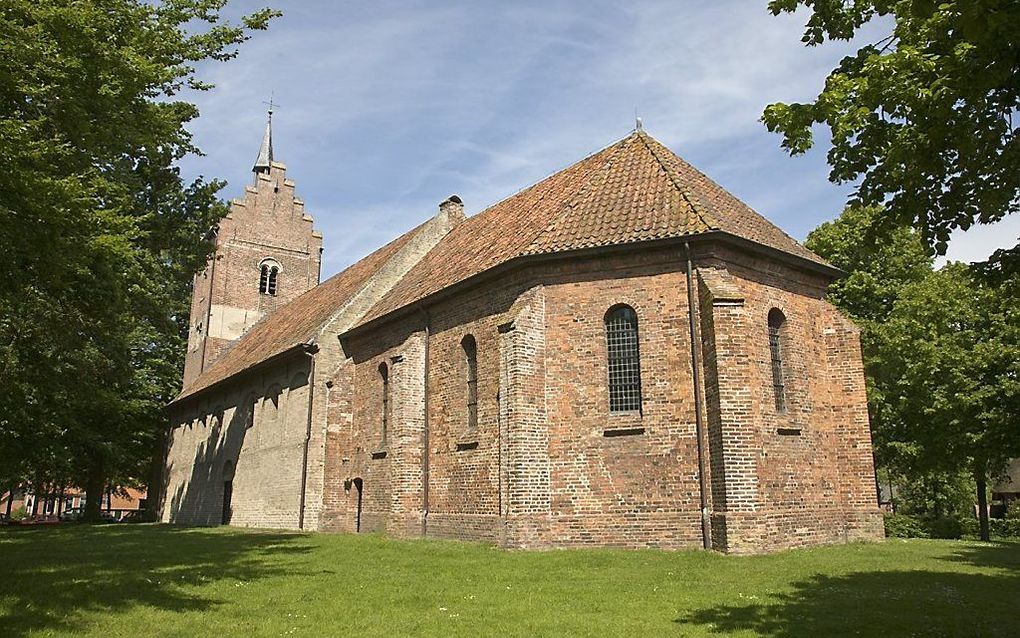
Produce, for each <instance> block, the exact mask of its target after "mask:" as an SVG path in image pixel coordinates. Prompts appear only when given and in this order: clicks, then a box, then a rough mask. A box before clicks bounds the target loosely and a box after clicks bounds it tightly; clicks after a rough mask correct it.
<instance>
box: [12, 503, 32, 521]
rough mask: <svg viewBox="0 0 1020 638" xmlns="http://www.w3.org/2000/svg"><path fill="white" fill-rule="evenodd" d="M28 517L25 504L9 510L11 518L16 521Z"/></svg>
mask: <svg viewBox="0 0 1020 638" xmlns="http://www.w3.org/2000/svg"><path fill="white" fill-rule="evenodd" d="M26 518H28V510H27V509H25V506H21V507H19V508H18V509H16V510H14V511H13V512H11V520H12V521H14V522H16V523H18V522H21V521H23V520H25V519H26Z"/></svg>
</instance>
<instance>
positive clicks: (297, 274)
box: [184, 108, 322, 387]
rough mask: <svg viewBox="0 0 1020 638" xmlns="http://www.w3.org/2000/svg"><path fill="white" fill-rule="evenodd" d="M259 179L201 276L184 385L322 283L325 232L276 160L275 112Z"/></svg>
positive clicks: (233, 213)
mask: <svg viewBox="0 0 1020 638" xmlns="http://www.w3.org/2000/svg"><path fill="white" fill-rule="evenodd" d="M252 170H253V172H254V177H255V178H254V182H253V184H252V185H250V186H246V187H245V189H244V197H243V198H242V199H239V200H238V199H235V200H232V201H231V202H230V212H229V213H228V214H227V216H226V217H224V218H223V219H222V220H221V221H220V223H219V225H218V227H217V228H216V229H214V231H213V232H214V238H215V242H216V250H215V252H214V253H213V256H212V258H211V259H210V260H209V264H208V265H207V266H206V268H205V270H203V271H202V272H200V273H198V274H197V275H195V281H194V286H193V292H192V298H191V324H190V325H191V329H190V331H189V333H188V352H187V356H186V357H185V362H184V386H185V387H187V386H188V385H189V384H190V383H191V382H192V381H194V380H195V378H196V377H198V375H199V374H201V373H202V371H203V370H207V369H208V368H209V366H211V365H212V364H213V362H214V361H216V358H217V357H218V356H219V355H220V354H221V353H222V352H223V351H224V349H225V348H226V347H227V346H229V345H230V343H231V342H233V341H235V340H236V339H237V338H239V337H240V336H241V335H243V334H244V333H245V332H247V331H248V329H249V328H251V327H252V326H253V325H254V324H255V323H256V322H257V321H259V320H260V319H262V317H264V316H266V315H267V314H269V313H271V312H273V311H275V310H276V309H277V308H279V307H280V306H282V305H283V304H285V303H287V302H288V301H290V300H291V299H294V298H295V297H297V296H298V295H300V294H301V293H303V292H305V291H306V290H308V289H310V288H312V287H314V286H316V285H318V283H319V275H320V264H321V256H322V233H320V232H318V231H316V230H315V229H314V228H313V227H312V221H313V220H312V218H311V217H310V216H309V215H307V214H306V213H305V206H304V202H302V201H301V200H300V199H298V198H297V197H295V196H294V182H293V181H291V180H289V179H287V167H286V166H284V165H283V164H281V163H280V162H276V161H273V111H272V108H270V110H269V119H268V122H267V123H266V132H265V136H264V137H263V139H262V146H261V148H260V149H259V154H258V158H257V159H256V160H255V166H254V167H253V168H252Z"/></svg>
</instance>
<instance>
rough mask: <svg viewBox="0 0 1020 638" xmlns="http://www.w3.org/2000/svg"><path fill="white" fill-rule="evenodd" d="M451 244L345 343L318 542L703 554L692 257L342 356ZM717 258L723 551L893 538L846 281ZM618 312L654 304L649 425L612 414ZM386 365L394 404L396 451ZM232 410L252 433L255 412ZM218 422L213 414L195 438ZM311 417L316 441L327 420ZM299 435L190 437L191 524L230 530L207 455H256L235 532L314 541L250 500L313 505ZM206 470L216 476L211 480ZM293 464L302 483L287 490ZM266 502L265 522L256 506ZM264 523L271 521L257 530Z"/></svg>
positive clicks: (184, 495)
mask: <svg viewBox="0 0 1020 638" xmlns="http://www.w3.org/2000/svg"><path fill="white" fill-rule="evenodd" d="M442 232H445V231H442ZM441 234H442V233H441V232H440V231H436V233H435V237H432V238H431V239H428V240H423V241H422V243H421V245H420V246H418V247H417V248H415V249H414V251H416V252H415V254H414V255H407V256H406V259H404V260H403V261H401V260H397V261H395V262H394V264H393V266H392V268H391V269H390V270H387V271H386V272H385V273H382V274H380V275H379V276H378V278H377V279H375V280H373V282H372V284H371V286H368V287H366V291H364V296H363V297H358V296H357V295H356V296H355V297H356V298H355V299H352V300H350V301H349V302H348V303H347V304H346V305H345V306H344V308H341V309H338V313H337V315H336V316H335V318H334V321H332V322H331V323H330V324H329V325H328V326H324V327H323V330H322V331H321V334H320V336H319V338H318V340H317V342H318V344H319V346H320V350H319V352H318V354H316V356H315V359H316V362H315V375H314V380H313V384H314V393H313V397H312V398H313V400H312V402H311V403H312V430H311V439H310V444H309V455H308V464H307V484H306V492H305V493H306V520H305V523H306V525H305V526H306V528H307V529H323V530H336V531H348V532H352V531H355V530H356V529H360V530H361V531H372V530H380V531H385V532H386V533H388V534H392V535H395V536H419V535H422V534H426V535H429V536H439V537H448V538H461V539H477V540H486V541H490V542H495V543H498V544H501V545H504V546H513V547H566V546H621V547H646V546H654V547H666V548H682V547H699V546H700V545H701V543H702V537H701V534H702V532H701V525H700V494H699V476H698V448H697V439H696V428H695V408H694V391H693V382H694V381H693V375H692V372H691V350H690V337H689V333H688V307H687V288H686V285H687V284H686V273H685V271H684V266H685V263H684V254H683V251H682V250H680V249H678V248H660V249H654V250H653V249H646V250H643V251H640V252H638V251H633V252H626V253H624V252H615V253H611V252H606V253H603V254H601V255H591V256H589V257H587V258H585V259H583V260H574V261H557V262H550V263H547V264H544V265H534V266H531V267H529V268H526V269H521V270H518V271H516V272H514V273H513V274H510V275H507V276H505V277H503V278H502V279H500V280H499V281H498V282H495V283H493V282H490V283H487V284H486V285H484V286H481V287H477V288H474V289H465V290H463V291H461V292H460V293H459V294H457V295H456V296H453V297H451V298H448V299H447V300H445V301H440V302H437V303H433V304H431V305H429V306H427V307H424V306H423V307H422V308H420V309H419V311H418V312H415V313H411V314H407V315H404V316H403V317H402V318H399V319H397V320H394V321H391V322H389V323H384V324H381V325H379V326H378V327H376V328H375V329H373V330H371V331H367V332H364V333H361V334H358V335H356V336H353V337H351V338H348V339H345V341H344V342H343V343H341V342H340V341H339V340H338V339H337V336H338V335H340V334H343V333H344V331H345V330H347V328H348V327H349V326H351V325H353V324H354V322H355V321H356V319H357V317H360V316H361V315H362V314H363V312H364V310H366V309H367V308H368V307H370V306H371V303H373V301H372V300H373V299H376V298H378V296H379V295H381V294H383V292H384V291H385V290H386V289H388V287H389V286H390V285H392V282H393V281H395V280H396V279H397V278H399V276H400V275H401V274H402V272H404V271H405V269H406V267H409V265H410V263H413V260H414V258H415V256H416V255H418V254H419V252H420V251H424V250H427V248H428V246H430V245H431V242H433V241H434V240H438V237H439V236H441ZM398 262H399V263H398ZM695 262H696V264H697V273H696V277H697V281H696V285H697V288H696V293H697V294H696V297H697V300H698V304H697V308H695V319H696V321H697V325H698V328H699V334H698V339H699V347H700V348H701V355H702V361H703V365H702V372H703V379H704V386H705V387H704V390H705V404H706V405H705V408H706V411H705V413H706V430H707V440H708V450H707V454H708V460H709V466H710V472H709V476H707V477H706V480H708V481H709V482H710V486H711V490H710V495H711V499H710V503H708V505H709V507H710V510H711V521H712V539H713V541H714V543H715V545H716V547H717V548H718V549H721V550H723V551H729V552H736V553H740V552H760V551H769V550H773V549H779V548H784V547H794V546H801V545H810V544H816V543H825V542H842V541H847V540H853V539H864V538H878V537H880V536H881V520H880V518H879V516H878V510H877V506H876V504H875V500H874V487H873V486H874V475H873V466H872V463H871V446H870V436H869V432H868V423H867V408H866V401H865V396H864V386H863V368H862V365H861V358H860V350H859V346H858V342H857V332H856V329H855V328H854V327H853V326H852V325H851V324H850V323H849V322H848V321H846V320H845V319H844V318H842V317H841V316H840V315H839V313H838V312H837V311H836V310H835V309H834V308H833V307H832V306H830V305H829V304H827V303H826V302H825V301H824V299H823V295H824V286H825V280H824V279H823V278H822V277H821V276H820V275H815V274H811V273H808V272H805V271H800V270H798V269H796V268H793V267H791V266H788V265H785V264H782V263H780V262H776V261H774V260H770V259H765V258H762V257H758V256H753V255H750V254H748V253H744V252H741V251H736V250H730V249H725V248H723V247H720V246H711V245H701V247H700V248H699V249H698V250H697V252H696V254H695ZM617 304H627V305H628V306H630V307H632V308H633V309H634V310H635V312H636V314H637V317H638V322H639V345H640V349H641V382H642V405H641V410H640V411H639V412H634V413H627V414H614V413H611V412H610V410H609V401H608V395H607V393H608V390H607V377H608V370H607V361H606V359H607V356H606V337H605V326H604V319H605V316H606V312H607V311H608V310H609V309H610V308H612V307H613V306H615V305H617ZM772 308H778V309H780V310H781V311H782V312H783V314H784V315H785V317H786V323H785V324H784V326H783V332H782V340H783V341H782V343H783V349H782V351H783V370H784V379H785V382H786V405H787V407H786V410H785V412H783V413H780V412H777V410H776V406H775V398H774V395H773V389H772V376H771V375H772V368H771V355H770V350H769V342H768V327H767V317H768V313H769V311H770V309H772ZM467 335H470V336H471V337H473V338H474V340H475V342H476V344H477V365H478V421H477V427H476V428H475V429H474V430H469V429H468V427H467V394H466V393H467V376H466V374H467V373H466V362H465V355H464V349H463V347H462V342H463V340H464V338H465V336H467ZM381 364H385V365H386V367H387V370H388V374H389V392H390V394H389V406H390V413H389V416H388V419H387V421H388V433H387V438H386V441H385V443H383V441H382V440H381V432H380V427H381V414H382V380H381V378H380V374H379V367H380V365H381ZM293 365H294V364H293V363H292V364H288V366H291V368H292V367H293ZM291 368H288V369H287V370H285V371H284V370H282V369H281V370H277V368H275V367H274V368H270V369H268V370H267V371H266V373H264V375H265V377H266V378H265V379H263V380H261V381H260V382H259V383H260V384H259V385H258V386H257V387H256V386H254V385H253V386H251V387H245V388H243V389H242V388H238V389H236V390H233V391H232V392H233V394H232V395H231V397H240V396H242V395H243V394H244V393H245V392H262V394H260V395H259V396H260V397H261V396H264V394H265V392H266V390H265V388H266V387H268V385H267V384H269V381H268V379H269V378H270V377H272V378H273V379H276V382H277V383H280V384H281V387H285V388H286V387H290V386H288V385H287V383H289V380H290V379H291V378H292V377H293V376H294V374H295V370H293V369H291ZM273 375H275V376H273ZM292 385H293V384H292ZM302 392H307V390H303V389H302V388H301V387H300V386H298V387H297V388H296V389H295V390H294V392H293V397H294V401H297V402H300V401H304V404H303V405H305V406H307V405H308V396H307V394H302ZM207 394H209V393H207ZM285 394H286V393H285ZM212 397H213V394H209V396H208V397H206V399H205V401H206V404H208V405H210V406H211V404H212V403H214V402H215V400H214V399H213V398H212ZM219 400H221V401H225V402H226V403H227V404H228V408H227V409H226V413H227V421H230V420H231V418H232V415H233V412H234V411H236V408H232V407H231V406H233V405H234V403H236V402H237V401H239V400H240V399H236V398H234V399H231V398H224V399H219ZM231 401H233V403H231ZM288 405H290V404H288ZM294 405H297V404H296V403H294ZM211 410H212V408H211V407H206V408H203V409H198V410H195V414H194V415H192V416H190V417H189V419H190V421H189V422H195V421H196V419H195V415H198V414H211ZM305 410H307V407H306V408H305ZM294 411H295V414H301V415H303V417H304V427H307V411H304V412H301V411H300V410H298V409H297V408H294ZM182 420H187V419H182ZM284 427H285V430H286V432H285V433H280V434H274V435H273V436H276V437H279V438H280V441H279V443H280V445H277V446H276V447H273V446H274V445H275V444H274V443H273V441H275V439H272V438H270V439H266V440H265V441H263V440H262V439H258V443H257V444H255V443H252V444H249V443H248V442H247V437H245V440H244V441H243V443H242V445H241V447H238V445H237V442H236V438H234V439H232V438H231V437H230V436H227V435H223V441H224V442H223V443H216V444H213V445H212V446H211V448H210V444H209V442H210V441H212V440H214V439H216V437H211V435H210V434H208V433H206V434H201V433H199V434H194V433H193V432H194V427H193V428H186V427H185V428H179V429H178V430H179V431H178V430H175V432H174V443H173V446H172V448H171V463H170V475H171V480H170V486H171V489H170V491H169V493H168V499H169V500H168V507H167V508H166V511H167V512H170V514H169V515H168V518H169V519H170V520H179V521H188V522H210V523H212V522H216V520H217V518H218V515H219V513H218V510H217V507H216V506H217V503H220V504H221V503H222V486H221V487H220V488H219V489H220V493H219V495H218V496H217V494H216V487H215V486H216V485H217V483H220V484H222V476H217V474H216V471H217V470H216V467H217V464H219V463H221V462H222V461H223V459H224V455H223V454H222V453H218V454H219V456H213V457H212V459H211V460H207V459H206V458H205V456H204V455H206V456H207V455H208V454H209V452H208V450H209V449H213V450H220V449H223V450H230V449H237V450H239V451H240V455H239V457H240V460H238V461H237V469H236V472H237V477H236V478H235V487H234V490H235V499H236V498H238V497H240V498H241V501H237V503H238V505H237V506H236V507H237V511H236V513H235V518H234V522H236V523H237V524H249V523H250V524H258V525H266V526H294V525H296V522H295V521H296V520H297V517H296V516H297V515H296V511H295V510H296V508H297V504H296V502H295V501H294V498H293V496H288V497H287V498H283V497H282V496H281V497H280V499H279V500H278V502H276V503H269V502H266V501H265V500H264V499H263V500H261V501H260V500H258V499H257V497H255V496H254V495H253V494H252V493H251V492H248V491H246V488H245V487H244V486H245V481H250V483H248V484H249V485H254V484H262V485H264V486H268V487H270V488H271V489H270V493H276V492H278V493H280V494H287V495H293V494H295V493H296V492H295V491H294V490H293V489H291V487H288V486H287V485H286V484H287V483H288V482H289V481H293V480H294V476H295V475H298V476H299V475H300V469H301V462H300V459H299V458H298V459H295V458H292V452H287V451H286V450H294V449H298V450H300V447H298V448H293V447H289V446H288V445H287V444H284V441H287V442H292V441H291V439H289V438H288V437H289V436H290V433H291V432H292V429H291V428H292V425H291V424H290V422H289V421H286V425H285V426H284ZM303 433H304V431H303V430H302V434H303ZM233 436H235V437H236V435H233ZM296 440H297V439H295V441H296ZM300 440H301V441H302V442H303V439H300ZM231 441H233V442H232V443H231ZM231 446H233V447H231ZM245 446H250V447H245ZM270 448H272V449H273V450H274V451H273V452H269V449H270ZM195 450H197V451H198V454H197V457H198V460H197V461H196V462H194V463H191V465H189V464H188V463H189V454H191V455H192V456H195V455H194V451H195ZM189 451H190V452H189ZM246 456H247V457H249V458H248V460H245V457H246ZM292 465H293V467H294V468H296V471H295V472H293V473H291V472H290V470H289V469H288V470H281V468H283V467H284V466H287V468H290V467H291V466H292ZM242 469H244V472H242ZM245 472H250V474H246V473H245ZM274 472H275V473H276V474H278V475H279V477H276V476H270V475H271V474H273V473H274ZM248 476H250V477H252V478H250V479H247V478H245V477H248ZM285 477H286V478H285ZM274 481H275V482H274ZM202 485H205V486H206V487H207V489H199V487H200V486H202ZM209 486H211V487H209ZM182 490H183V492H182ZM249 499H251V500H250V501H249ZM287 499H290V500H287ZM248 502H250V503H251V504H252V509H250V510H248V509H245V508H247V507H248V505H244V506H243V507H242V506H241V503H248ZM359 503H360V505H359ZM256 506H257V507H256ZM257 508H265V512H264V513H261V514H258V515H255V514H252V517H251V518H249V517H248V516H249V515H248V514H247V513H245V512H248V511H251V512H255V510H256V509H257ZM277 511H278V512H280V513H281V514H280V515H279V516H277V515H276V514H273V513H272V512H277ZM284 512H286V513H287V514H286V515H284V514H283V513H284Z"/></svg>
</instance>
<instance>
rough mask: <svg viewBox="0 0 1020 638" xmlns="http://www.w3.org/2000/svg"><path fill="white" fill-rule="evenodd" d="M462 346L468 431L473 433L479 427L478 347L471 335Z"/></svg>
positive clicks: (464, 340)
mask: <svg viewBox="0 0 1020 638" xmlns="http://www.w3.org/2000/svg"><path fill="white" fill-rule="evenodd" d="M460 346H461V347H462V348H464V372H465V375H464V376H465V379H466V386H467V387H466V390H467V397H466V398H467V429H468V431H469V432H473V431H474V430H475V428H477V427H478V345H477V344H476V343H475V338H474V337H472V336H471V335H467V336H466V337H464V338H463V339H462V340H461V342H460Z"/></svg>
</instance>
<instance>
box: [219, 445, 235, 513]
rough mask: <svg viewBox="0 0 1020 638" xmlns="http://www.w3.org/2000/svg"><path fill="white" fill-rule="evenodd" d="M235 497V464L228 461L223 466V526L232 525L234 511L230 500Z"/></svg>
mask: <svg viewBox="0 0 1020 638" xmlns="http://www.w3.org/2000/svg"><path fill="white" fill-rule="evenodd" d="M233 496H234V464H233V463H232V462H231V461H227V462H226V463H225V464H224V465H223V514H222V517H221V519H220V522H221V523H222V524H223V525H230V516H231V514H233V509H232V508H231V507H230V499H231V498H232V497H233Z"/></svg>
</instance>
